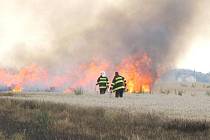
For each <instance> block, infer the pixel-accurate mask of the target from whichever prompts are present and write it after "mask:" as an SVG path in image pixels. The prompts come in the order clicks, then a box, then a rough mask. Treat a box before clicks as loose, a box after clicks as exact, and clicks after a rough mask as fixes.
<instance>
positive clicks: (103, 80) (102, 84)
mask: <svg viewBox="0 0 210 140" xmlns="http://www.w3.org/2000/svg"><path fill="white" fill-rule="evenodd" d="M96 85H99V88H100V89H106V88H108V87H109V79H108V78H107V77H106V76H105V77H103V76H100V77H99V78H98V80H97V84H96Z"/></svg>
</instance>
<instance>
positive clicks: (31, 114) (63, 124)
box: [0, 99, 210, 140]
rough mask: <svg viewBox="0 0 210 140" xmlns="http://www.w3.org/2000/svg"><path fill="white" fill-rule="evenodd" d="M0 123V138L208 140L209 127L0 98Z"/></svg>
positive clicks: (200, 123)
mask: <svg viewBox="0 0 210 140" xmlns="http://www.w3.org/2000/svg"><path fill="white" fill-rule="evenodd" d="M0 124H1V125H0V139H17V140H25V139H30V140H48V139H49V140H140V139H141V140H142V139H143V140H144V139H161V140H169V139H170V140H173V139H174V140H175V139H184V140H185V139H186V140H189V139H190V140H191V139H194V140H199V139H210V130H209V126H210V125H209V123H208V122H206V121H201V120H197V121H192V120H180V119H169V118H165V117H163V116H160V115H157V114H153V113H146V114H142V113H136V114H133V113H132V114H131V113H129V112H128V111H126V110H123V109H116V110H114V109H105V108H101V107H78V106H72V105H71V106H70V105H66V104H54V103H48V102H35V101H20V100H19V101H17V100H11V99H0Z"/></svg>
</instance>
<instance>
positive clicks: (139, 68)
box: [0, 53, 154, 93]
mask: <svg viewBox="0 0 210 140" xmlns="http://www.w3.org/2000/svg"><path fill="white" fill-rule="evenodd" d="M116 69H117V70H118V71H119V73H120V75H122V76H124V77H125V78H126V80H127V91H128V92H129V93H142V92H150V91H151V86H152V84H153V82H154V76H153V73H152V60H151V58H150V57H149V56H148V55H147V54H146V53H145V54H143V55H141V56H139V55H132V56H129V57H127V58H126V59H123V60H122V61H121V62H120V64H119V65H117V66H115V65H114V63H113V62H111V61H107V60H104V59H97V60H96V59H93V60H92V61H90V62H89V63H84V64H82V65H79V66H78V67H76V68H75V69H73V70H72V69H71V70H69V71H68V70H67V71H66V72H64V73H62V74H60V75H59V74H56V75H55V74H52V73H49V71H48V70H47V69H45V68H43V67H41V66H38V65H36V64H33V65H29V66H26V67H24V68H22V69H20V70H19V71H16V72H11V71H8V70H5V69H0V77H1V78H0V84H1V85H6V86H7V87H11V85H15V87H14V88H12V91H13V92H15V93H19V92H22V91H23V89H24V90H25V89H26V87H29V88H30V87H33V86H34V85H37V84H38V85H40V84H41V85H42V86H44V87H46V89H49V87H53V89H60V91H63V92H66V93H69V92H72V91H73V90H74V89H76V88H81V87H82V88H83V87H84V88H88V89H94V88H95V83H96V79H97V78H98V76H99V75H100V72H101V71H106V72H107V73H108V77H109V78H110V79H109V80H110V83H111V80H112V79H111V77H110V74H113V73H114V70H116Z"/></svg>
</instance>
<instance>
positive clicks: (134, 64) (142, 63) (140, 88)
mask: <svg viewBox="0 0 210 140" xmlns="http://www.w3.org/2000/svg"><path fill="white" fill-rule="evenodd" d="M151 66H152V61H151V59H150V57H149V56H148V55H147V54H144V55H142V56H140V57H139V56H133V57H129V58H127V59H125V60H123V62H122V64H121V65H120V67H119V71H120V73H121V75H123V76H124V77H125V78H126V80H127V89H128V92H129V93H133V92H135V93H141V92H143V93H144V92H150V91H151V85H152V83H153V81H154V80H153V76H152V71H151Z"/></svg>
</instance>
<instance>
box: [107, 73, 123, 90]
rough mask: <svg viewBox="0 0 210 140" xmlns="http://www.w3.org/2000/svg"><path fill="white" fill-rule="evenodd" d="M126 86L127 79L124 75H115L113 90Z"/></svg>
mask: <svg viewBox="0 0 210 140" xmlns="http://www.w3.org/2000/svg"><path fill="white" fill-rule="evenodd" d="M125 88H126V80H125V78H124V77H122V76H120V75H118V76H115V77H114V79H113V80H112V84H111V88H110V89H112V91H113V92H115V91H117V90H120V89H124V90H125Z"/></svg>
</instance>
